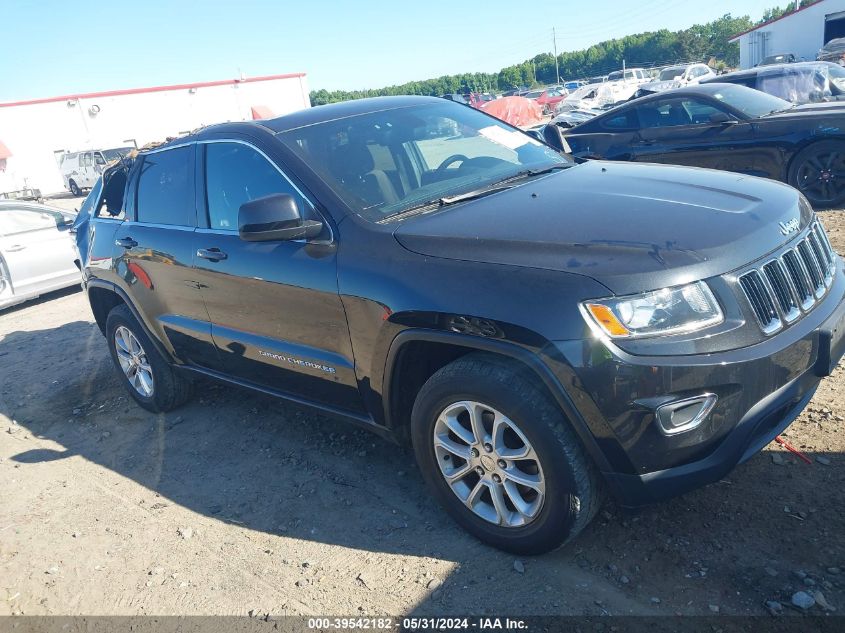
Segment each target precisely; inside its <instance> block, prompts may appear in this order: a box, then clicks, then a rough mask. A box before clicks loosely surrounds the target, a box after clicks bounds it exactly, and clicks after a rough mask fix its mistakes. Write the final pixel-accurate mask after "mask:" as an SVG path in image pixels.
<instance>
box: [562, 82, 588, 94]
mask: <svg viewBox="0 0 845 633" xmlns="http://www.w3.org/2000/svg"><path fill="white" fill-rule="evenodd" d="M585 85H586V84H585V83H584V82H583V81H567V82H566V83H565V84H563V87H564V88H565V89H566V91H567V92H573V91H574V90H578V88H580V87H581V86H585Z"/></svg>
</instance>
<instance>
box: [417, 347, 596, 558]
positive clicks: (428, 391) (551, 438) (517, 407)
mask: <svg viewBox="0 0 845 633" xmlns="http://www.w3.org/2000/svg"><path fill="white" fill-rule="evenodd" d="M411 424H412V437H413V443H414V452H415V455H416V458H417V462H418V463H419V465H420V468H421V470H422V472H423V476H424V478H425V480H426V483H427V484H428V486H429V488H430V489H431V490H432V492H433V493H434V495H435V497H436V498H437V499H438V500H439V501H440V503H441V504H442V505H443V506H444V508H445V509H446V511H447V512H448V513H449V514H450V515H451V516H452V517H453V518H454V519H455V520H456V521H457V522H458V523H459V524H460V525H461V526H462V527H463V528H464V529H466V530H467V531H468V532H470V533H471V534H473V535H474V536H476V537H477V538H479V539H480V540H482V541H484V542H486V543H488V544H490V545H492V546H494V547H497V548H499V549H503V550H506V551H509V552H514V553H518V554H541V553H543V552H547V551H550V550H552V549H555V548H557V547H560V546H561V545H563V544H564V543H566V542H567V541H568V540H570V539H572V538H574V537H575V535H577V534H578V533H579V532H580V531H581V530H582V529H583V528H584V527H585V526H586V525H587V524H588V523H589V522H590V520H591V519H592V518H593V516H594V515H595V513H596V511H597V510H598V508H599V505H600V503H601V499H602V491H601V481H600V479H599V474H598V472H597V470H596V468H595V466H594V465H593V463H592V462H591V460H590V458H589V457H588V456H587V455H586V452H585V450H584V448H583V446H582V445H581V442H580V440H579V439H578V437H577V436H576V435H575V433H574V431H573V430H572V428H571V427H570V425H569V423H568V422H567V420H566V419H565V417H564V415H563V413H562V412H561V411H560V409H559V408H558V407H557V405H556V404H555V403H554V401H553V400H551V398H550V397H549V396H548V395H547V394H546V392H545V391H544V390H543V389H541V388H539V387H538V386H537V384H536V380H535V377H534V375H533V374H532V373H531V372H530V371H527V370H525V369H523V368H521V367H520V366H517V365H513V364H511V363H510V362H509V361H507V360H503V359H499V358H498V357H495V356H489V355H485V354H473V355H470V356H467V357H464V358H461V359H458V360H457V361H455V362H453V363H451V364H450V365H447V366H446V367H444V368H442V369H440V370H439V371H438V372H436V373H435V374H434V375H433V376H432V377H431V378H430V379H429V380H428V381H427V382H426V383H425V385H423V387H422V389H421V390H420V393H419V395H418V396H417V399H416V402H415V404H414V409H413V413H412V416H411Z"/></svg>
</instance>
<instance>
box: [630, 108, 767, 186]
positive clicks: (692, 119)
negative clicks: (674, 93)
mask: <svg viewBox="0 0 845 633" xmlns="http://www.w3.org/2000/svg"><path fill="white" fill-rule="evenodd" d="M637 114H638V117H639V121H640V126H641V127H640V130H639V132H638V133H637V134H636V135H635V136H634V138H633V139H632V143H631V149H632V154H633V160H637V161H643V162H653V163H668V164H672V165H689V166H693V167H709V168H712V169H722V170H726V171H738V172H742V173H750V174H753V173H755V170H756V166H755V165H756V163H757V158H758V155H759V149H758V148H757V147H756V143H755V138H754V128H753V126H752V125H751V123H750V122H749V121H745V120H740V119H738V118H737V117H736V116H734V115H733V114H732V113H730V112H729V111H728V110H726V109H724V108H722V107H720V106H719V105H717V104H716V103H713V102H711V101H709V100H705V99H700V98H698V97H670V98H665V99H656V100H652V101H648V102H646V103H643V104H640V105H639V106H638V107H637ZM720 117H722V118H725V119H727V120H721V121H720V120H718V119H719V118H720Z"/></svg>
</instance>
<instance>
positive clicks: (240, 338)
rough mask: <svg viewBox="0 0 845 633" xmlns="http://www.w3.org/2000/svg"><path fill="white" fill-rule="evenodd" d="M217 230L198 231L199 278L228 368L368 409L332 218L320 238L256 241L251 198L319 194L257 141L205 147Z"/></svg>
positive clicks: (242, 376)
mask: <svg viewBox="0 0 845 633" xmlns="http://www.w3.org/2000/svg"><path fill="white" fill-rule="evenodd" d="M198 148H199V151H198V161H199V163H200V164H202V165H203V166H204V168H203V173H204V175H205V177H204V179H203V185H202V187H203V189H204V191H203V193H204V194H205V195H204V196H201V198H205V199H206V201H207V204H206V209H205V212H206V213H207V222H206V223H207V228H205V229H198V231H197V238H198V239H197V258H196V260H195V267H196V278H197V281H198V282H199V285H200V287H201V288H202V293H203V296H204V298H205V303H206V306H207V309H208V314H209V318H210V320H211V323H212V335H213V337H214V342H215V343H216V345H217V348H218V351H219V354H220V358H221V362H222V365H223V371H224V372H225V373H226V374H228V375H229V376H231V377H234V378H236V379H239V380H242V381H244V382H246V383H250V384H252V385H259V386H263V387H267V388H270V389H272V390H274V391H277V392H283V393H285V394H287V395H291V396H295V397H298V398H302V399H304V400H308V401H317V402H320V403H323V404H326V405H329V406H333V407H337V408H343V409H347V410H354V411H355V412H362V411H363V410H364V408H363V403H362V402H361V398H360V395H359V392H358V385H357V381H356V378H355V372H354V363H353V357H352V347H351V342H350V338H349V330H348V328H347V325H346V314H345V312H344V310H343V305H342V304H341V301H340V297H339V295H338V289H337V270H336V267H337V262H336V254H337V243H336V242H335V241H334V240H333V238H332V233H331V229H330V227H329V226H328V224H326V226H325V228H324V234H323V235H321V236H320V237H319V238H318V239H315V240H312V241H307V242H306V241H302V240H300V241H268V242H247V241H244V240H242V239H241V238H240V236H239V234H238V210H239V208H240V206H241V204H243V203H245V202H247V201H249V200H254V199H256V198H260V197H263V196H267V195H270V194H273V193H288V194H290V195H292V196H294V198H295V199H296V200H297V201H298V203H299V205H300V208H301V209H302V210H303V211H304V212H310V213H312V214H316V213H317V212H316V211H315V210H314V206H313V205H312V204H311V202H310V201H309V200H308V199H307V198H306V197H305V196H304V195H303V194H302V193H301V192H300V191H299V189H298V188H296V187H295V186H294V185H293V184H292V183H291V181H290V179H288V178H287V177H286V176H285V175H284V173H283V172H282V171H281V170H280V169H279V168H278V167H277V166H276V165H275V164H274V163H273V162H272V161H270V159H269V158H267V157H266V155H265V154H264V153H262V152H261V151H260V150H258V149H257V148H255V147H254V146H252V145H249V144H246V143H244V142H236V141H219V142H217V141H216V142H209V143H202V144H200V145H198Z"/></svg>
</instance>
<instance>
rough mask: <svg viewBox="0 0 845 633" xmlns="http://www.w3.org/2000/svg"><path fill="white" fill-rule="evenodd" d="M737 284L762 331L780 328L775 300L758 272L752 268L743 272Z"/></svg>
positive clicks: (769, 331) (770, 331) (768, 331)
mask: <svg viewBox="0 0 845 633" xmlns="http://www.w3.org/2000/svg"><path fill="white" fill-rule="evenodd" d="M739 285H740V286H741V287H742V289H743V290H744V291H745V296H746V297H748V301H749V302H750V303H751V307H752V309H753V310H754V314H755V315H756V316H757V321H758V322H759V323H760V327H761V328H763V332H765V333H767V334H770V333H772V332H774V331H776V330H778V329H780V327H781V325H782V324H781V321H780V317H779V316H778V311H777V309H776V308H775V302H774V300H773V299H772V297H771V294H770V293H769V290H768V288H766V284H765V283H764V282H763V276H762V275H761V274H760V272H759V271H757V270H752V271H749V272H747V273H745V274H744V275H743V276H742V277H740V278H739Z"/></svg>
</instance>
